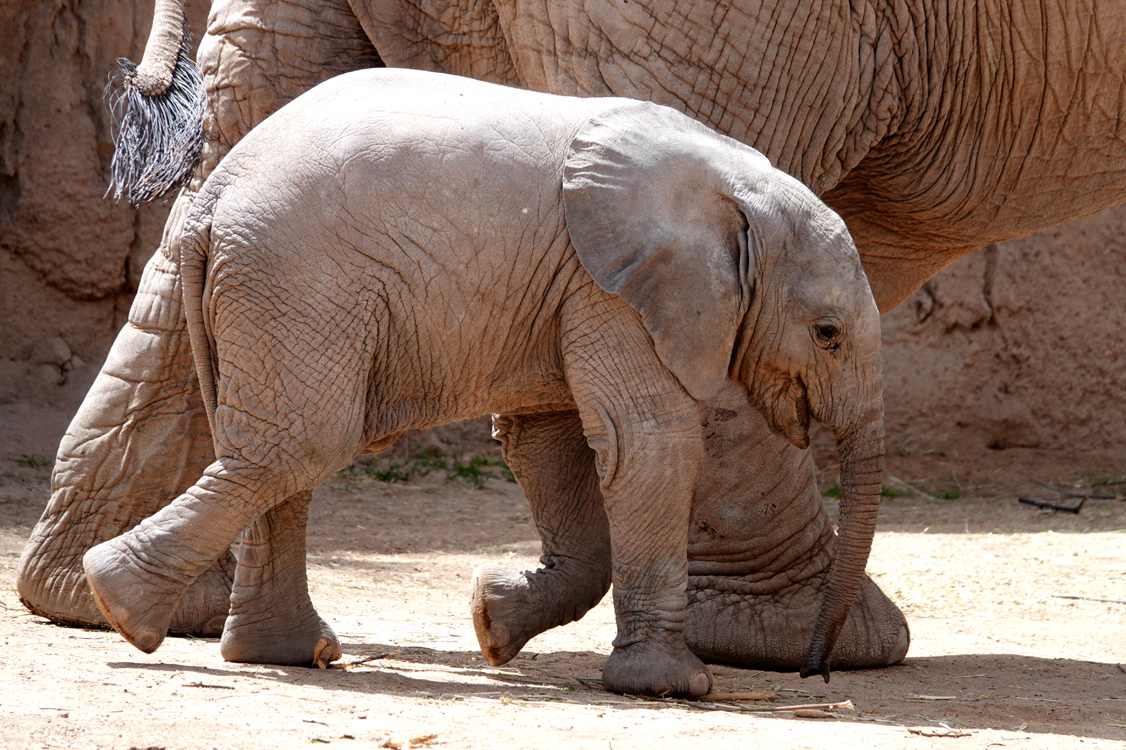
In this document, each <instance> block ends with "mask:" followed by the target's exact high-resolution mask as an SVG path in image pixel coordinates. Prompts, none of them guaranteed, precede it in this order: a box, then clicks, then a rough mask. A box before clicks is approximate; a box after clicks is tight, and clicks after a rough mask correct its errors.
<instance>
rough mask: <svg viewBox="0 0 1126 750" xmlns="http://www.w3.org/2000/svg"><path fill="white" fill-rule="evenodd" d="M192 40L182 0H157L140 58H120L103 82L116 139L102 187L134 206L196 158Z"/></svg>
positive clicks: (198, 131) (199, 121)
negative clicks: (115, 69)
mask: <svg viewBox="0 0 1126 750" xmlns="http://www.w3.org/2000/svg"><path fill="white" fill-rule="evenodd" d="M190 43H191V30H190V29H189V28H188V25H187V21H186V20H185V19H184V9H183V6H182V5H181V3H180V0H156V5H155V8H154V9H153V20H152V31H151V32H150V33H149V39H148V42H147V43H146V44H145V55H144V57H143V58H142V59H141V64H140V65H134V64H133V63H132V62H130V61H129V60H127V59H125V58H121V59H119V60H118V63H119V64H120V65H121V72H120V73H119V74H118V75H117V76H115V77H114V79H113V80H112V81H111V82H110V84H109V86H108V87H107V90H106V100H107V103H108V104H109V109H110V119H111V122H112V124H113V144H114V154H113V163H112V164H111V166H110V187H109V191H108V192H109V193H112V194H113V196H114V197H115V198H117V199H119V200H120V199H121V198H123V197H124V198H125V199H126V200H128V201H129V202H130V203H132V204H133V205H134V206H139V205H141V204H142V203H146V202H148V201H151V200H153V199H154V198H157V197H159V196H160V195H162V194H164V193H165V192H167V191H168V190H170V189H171V188H174V187H179V186H180V185H182V184H183V183H184V182H185V181H187V179H188V177H189V176H190V175H191V173H192V170H193V169H195V166H196V164H197V163H199V158H200V153H201V150H202V148H203V113H204V110H205V109H206V107H207V95H206V92H205V90H204V86H203V79H202V77H201V76H200V74H199V70H198V69H197V68H196V66H195V63H194V62H192V60H191V58H189V57H188V49H189V47H190Z"/></svg>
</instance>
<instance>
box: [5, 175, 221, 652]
mask: <svg viewBox="0 0 1126 750" xmlns="http://www.w3.org/2000/svg"><path fill="white" fill-rule="evenodd" d="M190 201H191V193H189V192H188V191H185V192H184V193H182V194H181V195H180V197H179V198H178V199H177V202H176V204H175V206H174V207H173V210H172V215H171V217H170V218H169V224H168V226H169V227H170V228H171V227H173V226H178V222H179V221H181V220H182V217H183V214H184V213H185V212H186V209H187V206H188V205H189V204H190ZM167 233H168V231H167V230H166V237H165V242H164V243H163V246H162V248H161V250H160V251H158V252H157V253H156V254H155V255H154V256H153V258H152V259H151V260H150V261H149V263H148V265H147V266H146V267H145V272H144V275H143V276H142V278H141V284H140V288H139V290H138V292H137V297H136V299H135V300H134V302H133V307H132V309H131V310H130V313H129V321H128V323H127V324H126V325H125V327H124V328H123V329H122V330H121V332H120V333H119V334H118V337H117V340H116V341H115V342H114V345H113V347H112V348H111V350H110V353H109V357H108V358H107V360H106V363H105V365H104V366H103V367H102V370H101V372H100V373H99V374H98V377H97V379H96V380H95V381H94V385H93V386H92V387H91V389H90V392H89V393H88V394H87V396H86V399H85V400H84V401H83V403H82V406H81V408H80V409H79V411H78V414H77V415H75V417H74V420H73V421H72V422H71V425H70V427H69V428H68V429H67V433H66V435H65V436H64V437H63V440H62V442H61V444H60V445H59V450H58V454H57V456H56V459H55V468H54V472H53V474H52V477H51V491H52V494H51V499H50V501H49V503H48V504H47V507H46V509H45V510H44V512H43V516H42V518H40V520H39V523H37V524H36V526H35V528H34V529H33V530H32V533H31V538H30V539H29V540H28V543H27V546H26V547H25V548H24V552H23V556H22V558H21V559H20V564H19V568H18V570H17V573H16V580H17V588H18V591H19V595H20V599H21V600H22V601H23V602H24V604H25V605H26V606H27V607H28V608H29V609H30V610H31V611H33V612H35V613H36V614H39V615H42V616H44V617H47V618H49V619H51V620H54V621H56V622H61V623H64V624H72V625H84V626H105V625H106V623H105V620H104V619H103V618H102V616H101V613H100V612H98V609H97V607H96V606H95V604H94V601H93V599H92V598H91V597H90V593H89V589H88V588H87V585H86V579H85V575H84V574H83V571H82V555H83V554H85V552H86V550H88V549H90V548H91V547H93V546H94V545H96V544H99V543H101V542H103V541H105V540H107V539H111V538H113V537H115V536H117V535H118V534H121V533H122V532H125V531H128V530H129V529H131V528H132V527H134V526H135V525H137V523H139V522H140V521H141V520H142V519H143V518H145V517H146V516H149V515H151V514H152V513H155V512H156V511H157V510H159V509H160V508H161V507H163V506H164V505H166V504H167V503H168V502H169V501H170V500H171V499H172V498H174V497H176V496H177V495H178V494H179V493H181V492H182V491H183V490H185V489H186V488H187V487H189V486H191V485H192V483H194V482H195V480H196V479H197V478H198V476H199V475H200V474H201V473H202V471H203V469H204V467H206V466H207V464H208V463H210V462H211V461H213V460H214V449H213V448H212V445H211V434H210V431H209V430H208V427H207V418H206V416H205V415H204V412H203V404H202V402H201V400H200V396H199V387H198V385H197V383H196V380H195V367H194V364H193V361H192V357H191V347H190V346H189V343H188V337H187V333H186V331H185V329H184V320H183V315H182V311H181V300H180V279H179V273H178V264H177V263H176V262H174V261H172V260H171V259H169V257H168V255H167ZM233 568H234V562H233V559H232V558H230V557H224V558H223V559H221V560H220V561H219V562H218V563H217V564H216V566H215V567H214V568H213V569H212V570H210V571H208V573H207V574H205V575H204V576H203V577H201V578H200V580H199V581H198V582H197V584H196V585H195V586H193V588H192V590H191V591H190V592H188V593H187V594H185V597H184V599H183V600H181V604H180V607H179V609H178V610H177V612H176V614H175V616H174V617H173V621H172V626H171V627H172V630H173V631H174V632H180V633H196V634H201V635H218V634H219V633H220V632H221V631H222V627H223V619H224V617H225V616H226V610H227V591H228V589H229V585H230V584H229V581H230V576H231V572H232V571H233Z"/></svg>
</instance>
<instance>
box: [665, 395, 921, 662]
mask: <svg viewBox="0 0 1126 750" xmlns="http://www.w3.org/2000/svg"><path fill="white" fill-rule="evenodd" d="M701 410H702V413H701V424H702V425H703V428H704V438H705V444H706V450H707V456H708V461H707V462H706V464H705V465H706V467H707V470H706V471H702V472H701V476H700V478H699V480H698V483H697V488H696V496H695V499H694V502H693V509H692V526H691V527H690V531H689V538H688V622H687V624H686V630H685V635H686V638H687V640H688V645H689V647H690V648H691V649H692V650H693V651H694V652H695V653H696V654H697V655H698V656H700V657H702V658H704V659H707V660H710V661H719V662H729V663H734V664H741V665H746V666H752V667H756V668H762V669H778V670H793V669H798V668H799V667H800V666H801V663H802V661H803V659H804V657H805V651H806V648H807V647H808V645H809V639H810V637H811V635H812V632H813V625H814V622H815V620H816V618H817V612H818V609H819V607H820V604H821V597H822V591H823V590H824V587H825V585H826V584H827V582H828V578H829V566H830V563H831V561H832V557H833V548H834V545H835V540H836V537H835V535H834V533H833V529H832V525H831V524H830V522H829V518H828V515H827V514H826V512H825V508H824V504H823V501H822V498H821V494H820V493H819V492H818V491H817V487H816V484H815V482H814V471H813V467H812V458H811V456H810V454H809V451H802V450H798V449H797V448H794V447H793V446H792V445H790V443H789V442H787V441H786V440H783V439H782V438H779V437H776V436H774V435H773V434H772V433H771V432H770V430H769V428H768V427H767V426H766V421H765V419H764V418H763V417H762V416H761V415H760V414H759V413H758V412H756V411H755V410H754V409H752V408H750V406H749V405H748V404H747V399H746V396H745V394H744V393H743V391H742V389H740V388H738V387H737V386H731V387H728V388H726V389H725V390H724V392H723V393H721V394H720V395H719V396H718V397H717V398H716V399H714V400H713V401H711V402H710V403H708V404H706V405H702V406H701ZM807 463H808V464H810V465H808V466H805V465H804V464H807ZM909 643H910V635H909V631H908V628H907V621H906V619H905V618H904V616H903V613H902V612H900V611H899V608H898V607H896V606H895V604H894V603H893V602H892V601H891V600H890V599H888V598H887V596H885V595H884V593H883V592H882V591H880V588H879V587H878V586H877V585H876V584H875V583H873V582H872V581H871V580H870V579H867V578H865V580H864V583H863V585H862V587H861V590H860V595H859V596H858V597H857V600H856V603H855V605H854V606H853V608H852V610H851V612H850V614H849V618H848V621H847V622H846V623H845V627H844V630H843V632H842V633H841V636H840V639H839V640H838V643H837V646H836V647H835V649H834V651H833V659H832V666H833V668H834V669H856V668H864V667H881V666H886V665H888V664H894V663H896V662H898V661H901V660H902V659H903V657H904V656H905V655H906V653H907V648H908V645H909Z"/></svg>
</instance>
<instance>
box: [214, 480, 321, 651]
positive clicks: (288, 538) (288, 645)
mask: <svg viewBox="0 0 1126 750" xmlns="http://www.w3.org/2000/svg"><path fill="white" fill-rule="evenodd" d="M311 500H312V493H311V492H303V493H301V494H299V495H295V496H294V497H291V498H289V499H288V500H286V501H285V502H284V503H282V504H281V505H279V506H278V507H276V508H274V509H273V510H271V511H269V512H267V513H264V514H263V515H261V516H259V517H258V518H257V520H255V521H254V522H253V523H251V524H250V526H249V527H247V529H246V531H244V532H243V533H242V540H241V542H240V543H239V545H238V547H237V548H236V552H235V555H236V557H237V558H238V568H237V569H236V571H235V582H234V586H233V587H232V588H231V612H230V616H229V617H228V618H227V624H226V627H225V628H224V630H223V640H222V643H221V644H220V649H221V651H222V654H223V658H224V659H226V660H227V661H232V662H242V663H246V664H285V665H292V666H310V665H312V666H318V667H325V666H327V665H328V664H329V662H333V661H336V660H337V659H339V658H340V655H341V653H342V651H341V647H340V641H339V640H338V639H337V637H336V633H334V632H333V630H332V628H331V627H330V626H329V625H328V623H326V622H325V621H324V620H322V619H321V616H320V615H318V614H317V611H316V609H314V608H313V602H312V600H311V599H310V598H309V585H308V579H307V578H306V573H305V528H306V526H307V524H308V520H309V502H310V501H311Z"/></svg>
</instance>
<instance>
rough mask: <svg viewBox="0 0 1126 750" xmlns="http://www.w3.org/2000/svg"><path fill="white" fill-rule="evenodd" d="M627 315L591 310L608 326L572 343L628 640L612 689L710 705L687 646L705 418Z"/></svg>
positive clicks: (573, 379) (598, 307)
mask: <svg viewBox="0 0 1126 750" xmlns="http://www.w3.org/2000/svg"><path fill="white" fill-rule="evenodd" d="M615 305H618V306H619V309H618V310H614V309H613V306H615ZM607 307H608V308H610V309H609V310H607V309H604V308H607ZM621 307H624V304H623V303H620V301H618V300H616V299H607V300H604V301H602V303H601V304H599V303H598V302H595V304H593V305H591V306H590V307H589V308H586V310H587V311H590V312H591V313H593V314H594V316H595V318H594V319H595V320H601V321H603V324H602V325H599V326H598V327H597V329H595V330H589V329H587V330H583V329H582V327H581V326H579V327H577V328H576V330H574V331H572V332H570V335H568V336H567V337H566V338H565V343H564V357H565V363H566V364H565V366H566V368H567V380H568V383H569V384H570V386H571V390H572V393H573V394H574V397H575V403H576V404H577V405H578V409H579V414H580V415H581V417H582V422H583V431H584V433H585V435H586V438H587V443H588V444H589V445H590V447H591V448H592V449H593V450H594V452H595V464H596V467H597V469H598V475H599V477H600V480H601V482H600V487H601V491H602V496H603V498H604V502H605V508H606V516H607V519H608V520H609V526H610V545H611V557H612V562H613V584H614V612H615V615H616V618H617V625H618V636H617V638H615V639H614V651H613V653H611V654H610V658H609V659H607V661H606V665H605V667H604V668H603V670H602V684H603V686H604V687H606V688H607V689H608V690H613V691H615V692H620V693H633V694H641V695H682V696H700V695H704V694H705V693H707V692H708V691H709V690H710V689H711V685H712V676H711V673H710V672H709V671H708V669H707V667H705V666H704V663H703V662H701V661H700V660H699V659H698V658H697V657H696V656H695V655H694V654H693V653H692V652H691V651H690V650H689V649H688V646H687V644H686V643H685V640H684V626H685V622H686V620H687V604H688V602H687V595H686V586H687V582H688V524H689V520H690V517H691V508H692V492H693V488H694V487H695V484H696V475H697V471H698V466H699V463H700V461H701V460H702V458H703V437H702V434H701V428H700V418H699V411H698V409H697V406H696V402H695V401H694V400H693V399H692V398H691V397H690V396H689V395H688V394H687V393H686V392H685V391H684V389H683V388H682V387H681V385H680V383H679V382H678V381H677V380H676V378H675V377H673V375H672V373H670V372H669V371H668V369H667V368H666V367H664V366H663V365H662V364H661V362H660V360H658V359H657V356H656V353H655V352H654V350H653V344H652V340H651V339H650V338H649V336H648V334H647V333H646V332H645V330H644V329H643V328H642V327H641V325H640V321H639V320H638V319H637V317H636V316H635V315H634V314H633V313H632V311H628V310H627V311H626V312H625V313H621V310H620V308H621ZM615 312H617V313H618V314H617V315H614V314H613V313H615ZM606 313H610V314H608V315H607V314H606ZM600 314H601V315H600ZM602 315H605V317H602ZM589 319H590V318H588V320H589ZM605 321H610V324H609V325H606V324H605ZM614 321H618V322H620V323H621V324H620V325H615V324H614Z"/></svg>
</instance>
